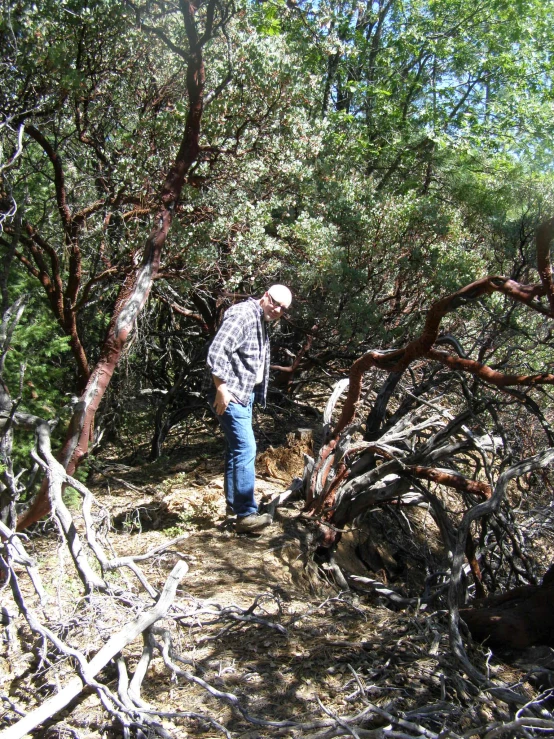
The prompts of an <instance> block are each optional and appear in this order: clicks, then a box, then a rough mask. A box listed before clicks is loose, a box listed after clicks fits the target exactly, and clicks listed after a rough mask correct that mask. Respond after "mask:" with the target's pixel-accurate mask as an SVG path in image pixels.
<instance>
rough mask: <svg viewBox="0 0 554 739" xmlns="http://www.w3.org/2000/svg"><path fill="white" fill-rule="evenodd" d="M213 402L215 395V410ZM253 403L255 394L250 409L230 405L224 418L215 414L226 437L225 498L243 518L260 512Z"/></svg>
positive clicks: (211, 401) (249, 405) (235, 404)
mask: <svg viewBox="0 0 554 739" xmlns="http://www.w3.org/2000/svg"><path fill="white" fill-rule="evenodd" d="M213 400H214V396H213V395H212V396H210V398H209V401H210V406H211V408H212V410H213ZM253 403H254V393H252V395H251V397H250V401H249V403H248V405H247V406H244V405H241V404H240V403H229V405H228V406H227V408H226V410H225V413H224V414H223V415H222V416H218V415H217V414H216V417H217V420H218V421H219V424H220V426H221V430H222V431H223V435H224V437H225V473H224V483H223V484H224V490H225V498H226V500H227V503H228V504H229V505H230V506H231V507H232V509H233V510H234V511H235V513H236V514H237V516H239V517H241V518H242V517H243V516H250V515H251V514H252V513H257V512H258V506H257V504H256V501H255V499H254V484H255V481H256V472H255V468H254V463H255V461H256V440H255V438H254V431H253V430H252V405H253ZM214 413H215V411H214Z"/></svg>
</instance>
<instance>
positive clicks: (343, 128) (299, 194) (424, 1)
mask: <svg viewBox="0 0 554 739" xmlns="http://www.w3.org/2000/svg"><path fill="white" fill-rule="evenodd" d="M552 9H553V2H552V0H547V1H546V2H544V1H543V0H541V1H540V2H539V0H518V2H516V3H514V2H508V1H507V0H494V2H490V3H485V4H481V5H478V6H476V5H475V4H474V3H471V2H469V0H444V1H443V0H441V2H437V1H435V0H415V1H414V2H410V3H408V4H406V3H400V2H398V0H393V2H391V3H372V4H368V5H359V4H358V5H355V4H354V5H353V4H351V3H343V2H340V1H339V0H324V1H323V2H320V1H319V0H318V2H317V3H316V2H310V1H309V0H301V1H300V2H299V3H296V2H294V0H292V2H285V1H284V0H271V1H270V2H264V3H247V2H243V3H241V4H239V6H238V7H237V8H236V11H237V12H236V14H235V15H234V16H233V19H232V20H231V21H230V23H229V25H228V27H227V28H226V34H225V35H223V34H219V35H216V36H215V37H214V39H213V41H212V42H211V43H210V45H209V46H208V47H207V48H206V89H205V93H206V95H207V96H208V97H210V96H211V94H212V93H214V92H215V91H217V94H216V95H215V97H213V99H210V102H209V105H207V106H206V108H205V111H204V116H203V127H202V141H201V144H202V147H203V148H202V152H201V154H200V156H199V158H198V161H197V162H196V164H195V165H194V168H193V172H192V175H193V177H192V178H191V183H192V184H195V185H196V186H195V187H189V188H186V190H185V192H184V194H183V197H182V202H181V203H180V204H179V206H178V208H177V210H176V213H175V220H174V223H173V225H172V230H171V232H170V236H169V240H168V245H167V249H166V252H165V254H164V256H163V264H162V272H163V274H164V275H165V278H166V279H165V281H163V280H160V281H159V282H158V285H159V287H160V291H161V292H163V290H165V289H166V287H167V286H170V287H171V288H172V289H173V290H174V291H175V292H174V293H172V295H173V297H175V296H176V297H177V298H178V300H179V302H180V304H181V305H182V306H186V307H187V308H188V309H189V311H190V312H191V313H194V314H196V315H197V314H198V305H199V303H200V302H202V301H204V304H205V306H207V309H209V310H211V311H212V312H213V313H215V312H216V301H217V299H218V298H219V297H220V296H221V295H222V294H228V293H232V292H236V293H239V294H255V293H259V292H261V291H262V290H263V289H264V288H265V286H266V285H267V283H268V282H271V281H273V280H279V281H283V282H287V283H290V285H291V287H292V288H293V291H294V293H295V296H296V297H297V299H296V300H295V309H294V310H295V317H296V320H297V321H298V324H299V325H300V327H301V329H304V330H305V329H308V328H310V327H311V326H312V325H314V322H315V321H316V320H317V321H318V322H319V335H320V336H321V337H324V343H325V346H326V347H327V349H326V351H327V350H328V351H329V352H330V353H333V352H334V353H335V355H338V356H341V357H344V358H345V361H350V360H351V359H352V357H354V356H357V355H358V354H359V352H360V351H362V350H363V349H364V348H366V347H377V346H386V347H390V346H394V345H400V344H403V343H405V342H406V341H407V340H408V339H409V338H410V337H412V336H414V335H415V334H416V333H417V332H418V331H419V330H420V329H421V326H422V323H423V321H424V319H425V315H426V311H427V309H428V307H429V305H430V304H431V303H432V302H433V300H435V299H436V298H437V297H439V296H440V295H445V294H447V293H449V292H453V291H454V290H456V289H458V288H459V287H460V286H461V285H463V284H466V283H468V282H471V281H473V280H475V279H477V278H479V277H482V276H484V275H485V274H488V273H490V272H497V273H500V274H516V273H517V274H518V275H521V276H523V277H525V279H526V280H528V281H530V282H532V281H534V280H536V273H535V272H534V271H533V266H534V263H533V259H534V257H533V255H532V233H533V229H534V227H535V225H536V223H537V222H538V221H539V220H540V219H541V218H544V217H545V216H548V215H551V214H552V213H553V212H554V199H553V178H552V149H551V143H550V142H551V138H552V126H553V123H552V121H553V118H552V90H551V79H552V57H551V52H550V50H551V49H552V47H553V44H554V39H553V30H552V24H551V23H550V14H551V11H552ZM204 12H205V8H204V6H201V8H200V11H199V14H200V20H201V19H202V13H204ZM143 13H144V14H143V16H142V18H143V20H144V23H145V26H144V27H143V28H142V29H141V28H140V26H139V25H137V23H136V17H135V16H134V15H131V14H130V11H129V9H128V7H127V6H126V5H125V4H123V3H118V2H115V0H95V1H94V2H93V1H91V2H83V1H82V0H81V1H79V0H64V2H54V1H53V0H48V1H47V2H45V3H42V4H40V5H37V4H33V3H30V2H26V1H24V2H19V3H16V4H12V5H11V6H10V8H9V12H7V13H6V14H5V15H4V17H3V18H2V20H1V22H0V23H1V25H0V35H1V37H2V40H3V41H4V42H5V48H6V50H7V52H6V53H7V58H9V60H10V64H9V65H5V66H4V67H2V69H1V71H0V75H1V79H0V88H1V90H2V92H0V96H1V101H2V109H3V110H5V111H6V115H7V116H9V117H10V121H11V122H10V125H8V126H5V127H3V128H2V129H1V130H0V136H1V137H2V144H3V151H4V153H5V155H6V152H12V151H14V150H15V147H16V141H17V135H16V134H17V126H16V123H15V121H16V120H19V118H18V116H23V118H24V119H25V121H26V122H28V123H32V124H33V125H35V126H37V127H38V128H40V130H41V132H42V133H43V134H44V136H46V137H47V139H48V141H49V142H50V143H51V144H52V146H53V147H54V148H55V150H56V152H57V155H58V156H59V157H60V159H61V162H62V164H63V172H64V177H65V185H66V191H67V193H68V204H67V205H68V208H69V209H70V211H71V213H72V214H75V213H79V214H83V223H84V226H83V228H82V230H81V232H80V233H79V237H78V243H79V250H80V257H81V269H82V286H84V285H86V284H87V282H88V283H89V287H90V289H88V288H87V291H85V289H84V287H82V288H81V290H80V292H79V295H78V299H77V300H78V304H79V313H78V330H79V336H80V339H81V341H82V344H83V346H84V348H85V352H86V354H87V358H88V360H89V363H90V364H93V363H94V361H95V360H96V359H97V357H98V353H99V347H100V346H101V343H102V340H103V337H104V335H105V331H106V328H107V325H108V323H109V321H110V317H111V314H112V311H113V307H114V303H115V301H116V298H117V293H118V289H119V286H120V284H121V281H122V279H123V277H124V275H125V274H126V273H127V271H128V269H129V267H130V265H131V264H132V262H133V261H134V260H135V261H136V259H138V255H139V254H140V250H141V249H142V247H143V244H144V243H145V239H146V237H147V234H148V231H149V228H150V225H151V224H150V215H151V213H153V212H154V209H155V205H156V199H155V194H156V193H157V192H158V191H159V187H160V183H161V182H162V181H163V178H164V176H165V174H166V173H167V171H168V168H169V166H170V164H171V162H172V161H173V159H174V156H175V153H176V150H177V147H178V146H179V143H180V140H181V137H182V132H183V127H184V124H185V119H186V113H187V109H188V101H187V98H186V85H185V77H184V70H185V58H184V57H186V54H187V42H186V36H185V33H184V28H183V24H182V18H181V16H180V14H179V13H178V12H177V9H176V7H175V8H174V7H172V6H170V5H166V4H163V5H162V4H159V3H151V4H148V6H147V7H145V8H144V10H143ZM147 27H150V28H152V27H155V28H156V29H157V30H158V33H156V34H154V33H149V32H148V31H147V30H145V28H147ZM162 35H165V37H167V38H171V39H172V44H173V48H170V47H169V46H168V44H166V43H164V41H163V39H162ZM175 49H179V50H180V52H182V53H176V52H175ZM229 68H231V69H232V75H231V78H230V80H229V81H228V82H226V84H222V83H223V82H224V81H225V80H226V79H227V74H228V71H229ZM29 80H32V84H30V83H29ZM220 86H221V89H219V88H220ZM4 195H5V196H6V198H7V199H8V200H9V199H10V198H12V199H13V201H15V202H16V203H17V204H18V205H19V206H20V208H21V211H22V212H23V214H24V219H25V221H26V222H28V223H29V224H30V226H31V227H32V228H34V229H36V231H37V232H38V233H40V235H41V237H42V238H43V239H44V240H45V241H46V242H47V243H48V244H49V246H50V247H51V249H52V251H53V252H54V253H55V255H56V258H57V259H58V261H59V264H60V267H61V269H60V271H61V279H62V280H67V275H68V266H69V261H70V256H69V251H68V244H67V238H66V234H65V233H64V231H63V228H62V225H61V222H60V213H59V207H58V206H59V203H58V201H57V200H56V192H55V180H54V174H53V167H52V162H51V161H50V160H49V158H48V157H47V156H46V155H45V153H44V150H43V149H42V148H41V146H40V145H39V144H38V143H37V141H36V140H34V139H32V138H29V137H25V138H24V147H23V151H22V152H21V155H20V156H19V158H18V159H17V161H16V162H14V163H13V165H12V166H11V167H10V168H9V169H7V170H5V175H4V181H3V197H4ZM8 221H9V219H8V220H7V221H6V223H8ZM8 241H9V240H8V239H7V238H6V239H4V240H3V241H2V242H1V243H2V247H3V249H4V250H6V249H7V245H8ZM24 258H26V259H27V260H29V261H30V263H31V264H34V262H33V258H32V256H31V255H30V254H29V251H28V250H27V249H26V248H25V247H23V246H22V247H21V249H20V265H21V264H24V262H23V259H24ZM49 258H50V257H49ZM18 274H19V273H18ZM35 279H36V278H35V277H33V280H35ZM17 280H18V282H17V283H16V282H14V283H13V288H14V292H18V291H22V290H27V291H30V292H32V294H33V298H32V301H33V302H32V307H31V306H30V307H29V308H28V310H27V312H26V314H25V318H24V321H23V323H22V325H21V327H20V328H19V329H18V334H17V340H14V349H13V351H12V352H10V356H9V360H8V364H7V373H8V374H7V377H8V380H9V385H10V388H11V389H12V392H14V390H13V388H14V387H17V386H18V377H19V366H20V364H21V363H22V362H23V361H27V369H26V374H25V381H24V387H23V390H24V402H25V404H26V405H27V406H28V407H29V409H32V410H33V412H36V413H37V414H39V415H42V414H45V413H46V414H47V413H51V414H52V415H55V414H56V413H57V412H58V411H57V409H59V408H60V407H61V406H63V404H64V393H65V392H68V391H71V392H72V391H73V390H74V388H75V382H74V379H73V377H74V370H73V367H72V364H71V362H72V360H71V358H70V354H69V353H68V351H67V346H68V343H67V337H65V336H64V335H63V332H62V331H61V330H60V328H59V327H58V325H57V324H56V322H55V321H53V320H52V318H51V317H49V306H48V304H47V303H46V302H45V301H43V300H41V299H39V298H38V293H37V292H36V290H37V289H38V288H37V287H31V286H32V285H35V286H36V285H37V282H33V280H31V282H29V281H26V282H23V281H22V280H21V277H20V276H18V277H17ZM64 286H65V283H64ZM84 293H85V294H84ZM172 299H173V298H172ZM79 301H81V302H79ZM490 304H491V308H490V310H491V311H492V312H493V313H494V312H495V311H497V310H498V316H500V313H501V311H502V306H501V305H498V306H497V305H496V303H495V302H494V301H490ZM217 309H219V304H217ZM477 314H478V311H472V310H470V311H469V312H468V313H467V320H468V321H470V322H473V324H474V325H475V331H476V332H477V333H478V332H479V331H481V329H482V326H481V324H480V321H479V318H478V316H477ZM28 315H32V316H33V318H34V320H33V321H31V320H29V319H28V318H27V316H28ZM204 317H205V316H204ZM141 320H142V321H143V323H141V324H140V325H139V328H138V331H137V338H136V344H135V345H134V346H131V347H130V348H129V349H128V352H127V355H126V357H125V360H124V371H123V372H122V373H121V375H120V376H119V377H118V379H117V380H116V382H117V388H116V389H113V390H112V391H110V393H108V398H107V402H108V404H109V405H110V408H111V411H110V412H111V413H112V415H111V416H110V417H111V418H112V419H118V420H117V423H121V419H122V418H123V417H124V412H123V410H122V405H123V403H122V400H121V398H122V397H123V396H124V395H125V393H129V394H131V395H132V396H133V397H135V398H136V396H137V394H138V392H140V390H141V388H142V387H152V386H156V387H164V388H165V389H167V388H169V387H171V385H172V383H173V382H174V381H175V380H176V378H177V376H178V375H179V371H180V369H181V368H182V367H183V366H188V365H187V363H189V362H190V364H191V366H192V365H193V364H194V361H197V360H196V357H197V356H198V355H199V354H200V351H201V347H202V345H203V344H204V343H205V341H206V340H207V338H208V335H207V332H206V329H205V328H204V327H202V326H201V323H200V321H198V320H197V321H196V322H195V321H193V320H192V319H191V318H190V317H187V316H183V315H182V314H181V315H177V314H172V313H171V312H170V311H169V310H168V309H167V308H165V307H164V308H160V307H159V306H156V305H155V304H154V303H153V304H152V305H151V308H150V311H149V313H148V315H146V316H145V317H144V318H143V319H141ZM498 320H499V321H500V318H498ZM450 326H451V328H452V330H454V329H456V330H458V331H459V330H460V326H459V325H458V324H456V322H455V320H454V318H452V323H451V324H450ZM520 327H521V326H520ZM512 328H513V327H510V330H512ZM483 330H484V329H483ZM156 332H157V333H156ZM302 336H303V334H302V332H301V331H299V332H298V333H294V332H293V333H292V334H291V335H290V337H289V340H290V342H291V348H293V349H296V348H297V347H298V343H299V342H300V341H301V340H302ZM149 337H154V338H149ZM31 350H32V358H31ZM26 383H32V386H31V385H29V384H26ZM31 387H32V388H33V390H31ZM35 395H36V397H35ZM131 417H133V416H131ZM114 423H115V421H114ZM146 432H147V430H146V431H145V427H144V420H143V419H140V421H139V420H136V419H135V420H133V421H132V423H131V422H129V437H130V438H132V437H134V436H135V435H137V434H140V435H143V434H144V433H146Z"/></svg>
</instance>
